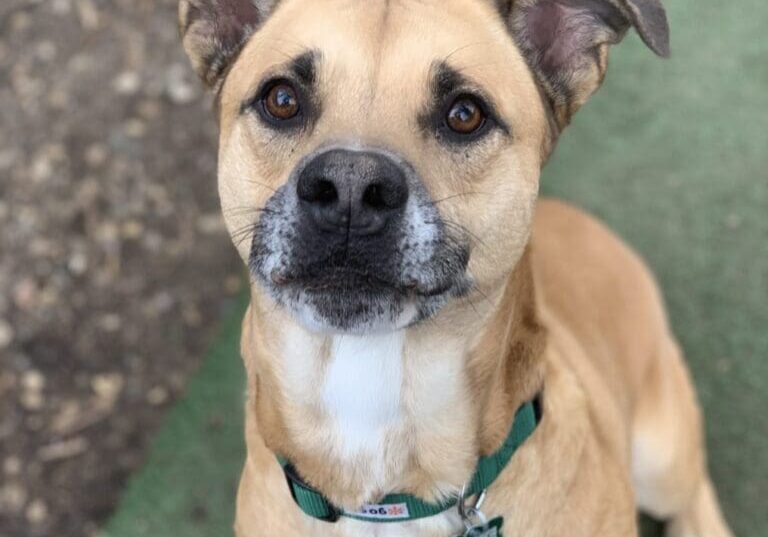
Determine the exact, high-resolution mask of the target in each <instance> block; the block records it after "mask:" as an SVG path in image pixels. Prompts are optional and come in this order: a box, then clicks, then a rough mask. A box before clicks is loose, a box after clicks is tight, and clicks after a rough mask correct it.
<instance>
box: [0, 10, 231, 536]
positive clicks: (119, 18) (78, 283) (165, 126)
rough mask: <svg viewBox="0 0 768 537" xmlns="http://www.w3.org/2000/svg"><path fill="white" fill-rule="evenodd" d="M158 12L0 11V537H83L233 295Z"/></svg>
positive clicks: (173, 47) (204, 150)
mask: <svg viewBox="0 0 768 537" xmlns="http://www.w3.org/2000/svg"><path fill="white" fill-rule="evenodd" d="M175 13H176V0H103V1H97V0H2V3H0V535H2V537H17V536H18V537H22V536H23V537H37V536H48V535H51V536H53V535H56V536H57V537H69V536H72V537H75V536H77V537H82V536H89V535H94V534H95V532H96V531H97V529H98V527H99V526H100V524H102V523H103V522H104V520H105V519H106V518H107V517H108V516H109V514H110V513H111V511H112V510H113V508H114V507H115V504H116V502H117V500H118V498H119V494H120V491H121V489H122V487H123V485H124V484H125V480H126V478H127V477H128V476H129V475H130V473H131V472H133V471H134V470H135V469H136V468H137V467H138V466H139V465H140V464H141V462H142V457H143V454H144V452H145V449H146V447H147V443H148V439H149V438H150V437H151V435H152V433H153V431H155V430H156V429H157V427H158V425H159V423H160V420H161V419H162V416H163V411H164V409H166V408H167V407H168V406H169V405H171V404H172V403H173V401H174V400H175V399H176V398H178V397H179V395H180V394H181V393H182V391H183V389H184V385H185V382H186V380H187V379H188V377H189V376H190V374H191V373H192V372H193V371H194V370H195V368H196V367H197V365H198V364H199V362H200V359H201V357H202V356H203V354H204V349H205V345H206V343H207V342H208V341H209V338H210V336H211V334H212V328H213V327H215V325H216V320H217V319H219V318H220V317H221V315H222V314H223V313H224V312H225V311H226V310H227V308H228V307H229V306H231V304H232V302H233V299H232V297H233V296H235V295H237V294H238V293H239V292H240V291H241V290H242V287H243V285H244V278H243V275H242V272H241V264H240V262H239V261H238V260H237V258H236V255H235V254H234V250H233V249H232V247H231V246H230V244H229V240H228V238H227V236H226V233H225V230H224V227H223V225H222V223H221V219H220V217H219V213H218V202H217V197H216V187H215V166H216V161H215V155H216V152H215V140H216V128H215V124H214V122H213V114H212V112H211V104H210V101H209V100H208V99H207V97H205V96H204V95H203V94H202V91H201V86H200V85H199V84H198V82H197V80H196V79H195V78H194V76H193V74H192V71H191V69H189V68H188V66H187V62H186V58H185V57H184V56H183V52H182V51H181V47H180V45H179V43H178V35H177V29H176V21H175Z"/></svg>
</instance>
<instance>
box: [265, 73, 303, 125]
mask: <svg viewBox="0 0 768 537" xmlns="http://www.w3.org/2000/svg"><path fill="white" fill-rule="evenodd" d="M262 103H263V106H264V110H265V111H266V112H267V113H268V114H269V115H270V116H271V117H272V118H273V119H276V120H279V121H286V120H289V119H291V118H294V117H296V116H297V115H298V113H299V110H300V106H299V99H298V96H297V95H296V90H295V89H294V87H293V86H292V85H291V84H290V83H288V82H278V83H277V84H275V85H273V86H272V87H271V88H269V90H267V92H266V94H265V95H264V97H263V99H262Z"/></svg>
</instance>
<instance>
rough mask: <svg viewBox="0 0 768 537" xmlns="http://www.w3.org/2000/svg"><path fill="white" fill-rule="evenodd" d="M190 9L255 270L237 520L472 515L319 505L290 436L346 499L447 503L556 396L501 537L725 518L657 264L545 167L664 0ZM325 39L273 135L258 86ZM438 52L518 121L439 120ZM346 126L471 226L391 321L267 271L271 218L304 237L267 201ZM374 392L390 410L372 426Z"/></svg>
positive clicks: (530, 450) (437, 527)
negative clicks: (344, 328)
mask: <svg viewBox="0 0 768 537" xmlns="http://www.w3.org/2000/svg"><path fill="white" fill-rule="evenodd" d="M180 14H181V28H182V33H183V39H184V45H185V47H186V49H187V52H188V53H189V55H190V57H191V59H192V62H193V65H195V67H196V69H197V71H198V73H199V74H200V75H201V77H202V78H203V79H204V80H205V81H206V83H207V84H208V85H209V86H211V87H214V88H216V89H217V91H218V93H219V103H220V108H219V123H220V128H221V136H220V149H219V190H220V195H221V201H222V207H223V211H224V217H225V220H226V223H227V226H228V229H229V230H230V233H231V235H232V238H233V241H234V243H235V245H236V246H237V248H238V251H239V252H240V254H241V256H242V257H243V259H244V260H245V261H246V262H248V263H251V267H252V269H253V276H254V278H253V283H252V287H251V305H250V308H249V309H248V312H247V314H246V317H245V319H244V322H243V338H242V347H241V351H242V355H243V359H244V361H245V365H246V370H247V378H248V398H247V403H246V413H247V418H246V440H247V446H248V455H247V460H246V463H245V468H244V470H243V475H242V480H241V484H240V490H239V494H238V505H237V520H236V524H235V527H236V533H237V535H238V537H258V536H267V535H290V536H310V535H311V536H358V535H365V536H371V535H374V536H382V537H383V536H396V535H397V536H416V535H419V536H427V537H449V536H454V535H458V534H460V533H461V530H462V525H461V522H460V520H459V519H458V516H457V514H456V513H455V511H448V512H446V513H443V514H441V515H437V516H435V517H431V518H428V519H424V520H420V521H414V522H406V523H396V524H376V523H370V522H358V521H351V520H341V521H339V522H337V523H326V522H320V521H316V520H314V519H311V518H309V517H307V516H305V515H303V514H302V513H301V511H300V510H299V509H298V507H297V506H296V505H295V503H294V502H293V500H292V499H291V496H290V494H289V491H288V488H287V486H286V484H285V478H284V476H283V474H282V471H281V468H280V466H279V464H278V463H277V460H276V458H275V454H280V455H283V456H285V457H288V458H289V459H290V460H291V461H292V462H293V463H294V465H295V466H296V468H297V469H298V470H299V472H300V473H301V474H302V476H303V477H304V478H305V479H306V480H307V481H309V482H310V483H312V484H313V485H314V486H315V487H317V488H318V489H320V490H322V491H323V493H324V494H325V495H326V497H327V498H328V499H329V500H330V501H332V502H333V503H335V504H336V505H338V506H341V507H345V508H349V509H356V508H357V507H359V506H360V505H361V504H362V503H363V502H369V501H375V500H376V499H378V498H379V497H380V496H381V495H384V494H386V493H389V492H393V491H399V492H410V493H412V494H416V495H418V496H420V497H423V498H425V499H427V500H434V499H437V498H441V497H445V496H447V495H452V494H456V493H457V491H458V490H459V489H460V488H461V486H462V485H463V484H464V483H465V482H466V481H467V479H468V478H469V477H470V476H471V474H472V471H473V469H474V465H475V463H476V461H477V458H478V457H479V456H480V455H482V454H487V453H490V452H492V451H494V450H495V449H497V448H498V446H499V445H500V443H501V442H502V441H503V438H504V437H505V435H506V433H507V431H508V429H509V427H510V423H511V420H512V417H513V414H514V411H515V409H516V408H517V407H518V406H519V405H520V404H521V403H522V402H524V401H526V400H528V399H530V398H532V397H534V396H535V395H536V394H538V393H541V394H542V398H543V421H542V422H541V424H540V426H539V427H538V429H537V430H536V432H535V433H534V435H533V436H532V437H531V438H530V439H529V440H528V441H527V442H526V443H525V444H524V446H523V447H522V448H521V449H520V450H519V451H518V452H517V453H516V454H515V456H514V458H513V459H512V461H511V463H510V464H509V466H508V467H507V468H506V469H505V470H504V472H503V473H502V475H501V476H500V477H499V479H498V481H497V482H496V483H494V485H493V486H492V487H491V489H490V490H489V491H488V498H487V501H486V503H485V504H484V506H483V511H484V512H485V513H486V514H487V515H488V516H498V515H503V516H504V519H505V523H504V527H505V534H507V535H517V534H521V535H528V536H542V537H543V536H551V535H562V536H569V537H578V536H584V537H587V536H588V537H597V536H605V537H618V536H634V535H637V527H636V515H635V513H636V509H637V508H638V507H639V508H641V509H643V510H646V511H648V512H650V513H651V514H653V515H655V516H658V517H660V518H664V519H668V520H669V521H670V524H669V528H668V532H669V534H670V535H673V536H679V537H727V536H729V535H730V532H729V530H728V528H727V526H726V524H725V522H724V521H723V519H722V516H721V514H720V510H719V508H718V505H717V501H716V498H715V494H714V491H713V489H712V486H711V483H710V479H709V477H708V474H707V471H706V463H705V455H704V447H703V435H702V420H701V413H700V410H699V407H698V404H697V402H696V398H695V394H694V390H693V386H692V384H691V380H690V377H689V374H688V372H687V370H686V368H685V365H684V363H683V360H682V358H681V353H680V351H679V349H678V346H677V344H676V343H675V341H674V338H673V336H672V335H671V333H670V330H669V327H668V325H667V321H666V318H665V313H664V310H663V306H662V300H661V298H660V296H659V292H658V290H657V287H656V285H655V283H654V281H653V278H652V276H651V275H650V273H649V271H648V270H647V269H646V267H645V266H644V265H643V263H642V262H641V261H640V260H639V259H638V257H637V256H636V255H635V254H634V253H633V252H631V251H630V250H629V249H628V247H627V246H625V245H624V244H622V242H621V241H620V240H619V239H617V238H616V237H615V236H614V235H612V234H611V233H610V232H609V231H608V230H607V229H606V228H605V227H603V226H602V225H601V224H600V223H598V222H596V221H595V220H594V219H593V218H592V217H590V216H588V215H586V214H584V213H583V212H581V211H579V210H577V209H574V208H572V207H570V206H568V205H565V204H563V203H560V202H556V201H550V200H542V201H538V202H537V194H538V181H539V173H540V168H541V165H542V163H543V162H544V161H546V159H547V157H548V156H549V152H550V151H551V149H552V147H553V146H554V143H555V140H556V138H557V134H558V133H559V131H560V130H561V129H562V128H563V127H565V125H567V123H568V121H569V120H570V118H571V117H572V115H573V113H575V111H576V110H577V109H578V107H579V106H580V105H581V104H583V103H584V102H585V100H586V99H587V98H588V97H589V95H591V94H592V93H593V92H594V91H595V90H596V89H597V88H598V87H599V85H600V83H601V81H602V79H603V77H604V75H605V70H606V67H607V53H608V45H610V44H614V43H616V42H618V41H619V40H620V39H621V37H622V36H623V35H624V33H625V32H626V31H627V29H628V28H630V27H635V28H636V29H637V30H638V31H639V32H640V34H641V36H642V37H643V39H644V41H645V42H646V43H647V44H648V45H649V47H651V48H652V49H653V50H655V51H656V52H657V53H659V54H661V55H665V54H667V53H668V50H669V49H668V29H667V23H666V18H665V16H664V12H663V9H662V8H661V6H660V4H659V3H658V1H657V0H513V1H511V2H510V1H509V0H496V1H495V0H282V1H281V2H279V3H278V4H277V5H274V2H259V1H254V2H252V1H251V0H181V7H180ZM308 53H309V56H307V54H308ZM308 57H309V58H311V72H312V81H311V86H312V89H311V92H312V96H311V99H313V100H314V101H313V102H315V101H316V103H317V105H318V106H317V107H316V108H315V113H314V115H313V117H312V120H311V121H308V122H307V124H306V125H305V126H304V127H302V128H301V129H300V130H295V131H291V132H290V133H287V132H276V131H275V130H274V129H272V128H270V127H269V126H267V125H265V124H264V122H263V121H260V120H259V119H258V117H257V115H256V114H255V113H254V112H253V111H252V107H251V106H249V103H252V102H253V100H254V98H255V96H256V92H257V90H258V88H259V87H260V86H261V84H262V83H263V81H264V80H265V79H267V78H268V77H270V76H273V75H274V73H278V74H280V73H288V72H290V69H291V68H290V65H291V64H292V62H293V63H294V64H295V61H296V59H297V58H304V59H303V60H301V61H303V62H304V66H305V67H307V65H306V62H307V61H309V60H307V59H306V58H308ZM436 66H437V67H436ZM440 66H447V67H449V68H450V71H451V72H455V73H458V74H459V75H460V77H461V78H462V79H464V81H463V82H462V83H466V84H471V85H472V86H473V87H477V89H478V91H482V93H483V94H484V95H485V96H486V97H487V100H488V102H490V103H492V105H493V108H494V113H496V114H497V115H498V117H499V123H500V124H501V123H503V124H504V125H505V126H507V128H506V129H502V128H499V129H495V130H493V131H491V132H489V133H488V134H487V135H486V136H484V137H483V138H482V139H480V140H478V141H476V142H473V143H472V144H466V145H457V144H456V143H453V142H450V141H446V139H444V138H441V136H440V131H439V130H434V129H433V128H432V126H431V125H433V123H430V121H429V120H428V119H427V120H425V118H430V117H432V115H430V114H432V112H429V111H430V110H434V101H435V99H436V97H435V95H436V93H438V94H439V92H436V91H435V88H436V84H437V85H439V80H438V81H436V80H437V79H436V78H435V72H436V70H437V71H440ZM443 72H447V71H446V70H445V69H443ZM286 76H287V75H286ZM454 82H455V80H454ZM438 100H439V99H438ZM425 110H427V113H426V114H425ZM438 115H439V114H438ZM329 144H330V145H340V146H344V147H366V148H375V149H376V150H381V151H385V152H387V154H389V153H392V154H396V155H399V157H398V158H402V159H403V161H406V162H408V163H409V166H410V167H411V168H412V170H413V172H414V174H415V175H414V177H417V178H418V181H419V184H420V185H421V188H423V190H424V192H425V194H424V195H425V196H427V197H428V201H427V202H425V203H427V204H428V205H429V207H431V209H430V210H434V213H435V218H437V219H438V220H439V222H440V226H441V229H444V230H450V235H451V237H452V238H451V240H452V241H454V242H455V243H457V244H466V245H467V249H468V250H467V251H468V260H467V263H466V267H464V266H463V265H462V266H461V267H460V268H461V270H464V269H466V272H465V273H464V274H463V276H464V277H466V278H467V281H471V286H470V287H468V288H467V289H465V290H463V291H462V292H460V293H459V292H457V293H455V294H454V295H446V296H445V299H444V300H443V301H441V302H440V303H439V304H437V305H435V308H434V311H430V312H429V314H428V315H425V316H424V317H425V318H424V319H423V320H421V321H420V322H414V323H412V324H408V325H407V326H398V327H396V328H395V327H393V328H392V332H390V333H389V334H385V335H374V334H369V333H358V334H355V335H348V334H347V335H345V334H339V333H338V332H334V331H332V330H327V331H324V330H323V329H322V327H319V328H318V327H317V326H315V327H308V326H307V325H306V323H304V322H302V320H301V319H299V318H298V317H297V316H296V315H295V313H294V312H293V311H292V310H291V309H290V308H289V307H288V306H286V305H281V304H280V303H279V302H278V303H276V302H275V299H274V296H276V295H275V293H274V292H270V289H271V290H272V291H274V290H275V289H279V288H280V285H283V284H284V278H285V277H284V275H281V274H280V273H279V271H278V272H277V273H273V274H277V276H274V279H275V282H274V284H273V283H270V281H269V278H261V277H259V276H258V270H261V269H260V268H259V266H262V265H263V263H262V265H259V266H257V265H258V263H257V264H256V265H254V263H253V262H252V261H253V255H254V252H253V248H252V244H254V237H260V240H264V238H265V237H266V238H269V239H271V240H274V241H276V242H275V243H276V244H277V246H279V247H281V248H282V247H284V246H285V242H286V241H293V240H294V239H293V238H290V239H289V238H288V237H290V234H291V233H292V232H293V230H292V229H288V230H286V229H283V228H284V227H285V226H289V223H288V221H287V220H285V219H282V220H281V219H278V220H274V219H273V220H269V216H268V215H265V214H264V211H265V208H268V207H269V201H270V200H272V199H275V198H274V196H276V192H277V191H280V190H281V189H282V191H283V192H285V191H286V190H285V189H286V185H288V184H289V181H290V180H291V179H290V178H291V176H292V174H293V172H294V170H296V169H298V168H297V167H299V166H301V165H302V164H301V163H302V162H303V160H302V159H306V158H307V156H308V155H313V154H314V153H315V152H317V151H322V150H323V148H326V147H327V146H329ZM596 158H597V157H596ZM414 180H415V179H414ZM267 221H270V222H272V223H271V224H270V225H269V226H266V225H265V222H267ZM274 222H282V223H281V224H280V225H278V224H275V223H274ZM270 226H271V227H270ZM281 226H282V227H281ZM278 228H280V229H278ZM281 234H284V235H281ZM280 237H283V238H280ZM435 240H436V239H435ZM257 242H258V241H257ZM451 244H453V243H451ZM420 248H421V247H420ZM435 251H436V252H437V253H436V254H435V255H437V256H439V255H440V251H441V250H439V249H437V250H435ZM278 257H279V256H278ZM275 263H276V264H275V267H278V265H279V260H278V261H276V262H275ZM273 268H274V267H273ZM275 270H278V269H277V268H275ZM451 270H452V271H456V270H458V269H457V268H456V267H453V266H452V268H451ZM267 275H269V274H268V273H267ZM345 338H348V339H346V340H345ZM366 338H367V339H366ZM365 345H372V347H371V349H372V350H371V357H370V363H371V366H372V367H373V368H374V369H375V371H378V374H377V375H376V376H374V377H372V378H370V379H366V378H360V379H358V382H361V383H371V387H372V388H371V390H369V391H368V392H370V398H367V399H366V396H367V393H368V392H367V391H366V390H361V389H360V387H359V386H355V387H354V389H353V388H351V387H350V388H349V391H345V389H344V386H345V383H347V382H349V380H348V378H349V376H350V375H353V374H355V372H356V371H358V364H356V363H355V362H354V355H355V353H356V352H358V351H357V350H356V349H358V348H364V346H365ZM387 349H390V350H387ZM387 353H391V355H390V359H391V360H395V361H397V363H395V364H390V363H388V362H387V358H386V356H387ZM357 358H359V360H361V361H365V360H366V355H365V352H363V351H360V356H358V357H357ZM377 382H378V383H377ZM234 388H235V387H233V389H234ZM395 402H396V403H395ZM356 403H357V404H359V405H360V408H352V406H353V405H355V404H356ZM362 408H364V409H366V411H367V412H370V414H371V416H372V421H371V422H369V423H368V422H367V423H365V424H363V425H360V426H359V427H358V428H355V425H354V424H355V423H356V420H360V419H361V418H360V415H359V413H356V412H357V411H358V410H360V409H362Z"/></svg>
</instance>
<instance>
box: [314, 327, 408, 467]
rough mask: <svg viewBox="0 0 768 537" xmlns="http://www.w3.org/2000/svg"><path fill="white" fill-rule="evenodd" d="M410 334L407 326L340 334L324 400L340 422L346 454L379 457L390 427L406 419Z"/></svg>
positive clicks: (327, 375) (335, 343) (338, 424)
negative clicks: (402, 399)
mask: <svg viewBox="0 0 768 537" xmlns="http://www.w3.org/2000/svg"><path fill="white" fill-rule="evenodd" d="M404 340H405V333H404V331H402V330H399V331H395V332H391V333H388V334H380V335H366V336H352V335H339V336H334V338H333V342H332V344H331V361H330V363H329V365H328V369H327V372H326V376H325V385H324V387H323V403H324V404H325V409H326V411H327V412H328V415H329V416H330V417H331V418H332V419H333V420H334V421H335V422H336V427H337V429H338V433H339V439H340V441H341V446H340V447H341V451H342V453H341V455H342V456H343V457H353V456H356V455H368V456H372V457H373V458H374V459H373V460H375V458H376V456H377V455H382V452H383V449H384V448H383V439H384V437H385V435H386V433H387V431H388V430H391V428H392V427H394V426H396V425H397V423H398V422H399V421H400V419H399V418H400V414H401V408H400V394H401V390H402V387H403V342H404ZM382 457H383V455H382Z"/></svg>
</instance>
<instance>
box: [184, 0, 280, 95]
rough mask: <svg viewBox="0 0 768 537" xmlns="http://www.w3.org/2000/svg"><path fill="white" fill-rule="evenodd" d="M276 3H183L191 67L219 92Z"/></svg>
mask: <svg viewBox="0 0 768 537" xmlns="http://www.w3.org/2000/svg"><path fill="white" fill-rule="evenodd" d="M276 3H277V0H180V1H179V28H180V30H181V37H182V40H183V43H184V49H185V50H186V51H187V55H188V56H189V59H190V60H191V61H192V66H193V67H194V68H195V71H197V74H198V75H199V76H200V78H202V79H203V82H205V84H206V85H207V86H208V87H209V88H216V87H217V86H218V84H219V83H220V82H221V81H222V79H223V77H224V74H225V73H226V71H227V68H228V67H229V66H230V64H231V62H232V61H233V60H234V59H235V58H236V57H237V54H238V53H239V52H240V50H241V49H242V47H243V46H244V45H245V43H246V41H247V40H248V38H249V37H250V36H251V35H252V34H253V32H255V31H256V30H257V29H258V27H259V26H260V25H261V24H262V22H263V21H264V20H265V19H266V17H267V16H268V14H269V12H270V11H272V9H273V8H274V6H275V4H276Z"/></svg>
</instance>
